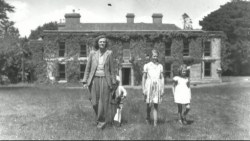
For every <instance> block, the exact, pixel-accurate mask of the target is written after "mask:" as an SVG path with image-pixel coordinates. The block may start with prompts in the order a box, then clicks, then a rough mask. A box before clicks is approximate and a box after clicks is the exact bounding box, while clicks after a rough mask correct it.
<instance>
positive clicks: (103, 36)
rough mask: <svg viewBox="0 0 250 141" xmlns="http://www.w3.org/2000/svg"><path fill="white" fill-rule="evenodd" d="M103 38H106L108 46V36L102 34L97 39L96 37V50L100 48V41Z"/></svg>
mask: <svg viewBox="0 0 250 141" xmlns="http://www.w3.org/2000/svg"><path fill="white" fill-rule="evenodd" d="M102 38H105V39H106V48H107V47H108V38H107V37H106V36H105V35H100V36H98V37H96V39H95V43H94V47H95V49H96V50H98V49H99V45H98V41H99V40H100V39H102Z"/></svg>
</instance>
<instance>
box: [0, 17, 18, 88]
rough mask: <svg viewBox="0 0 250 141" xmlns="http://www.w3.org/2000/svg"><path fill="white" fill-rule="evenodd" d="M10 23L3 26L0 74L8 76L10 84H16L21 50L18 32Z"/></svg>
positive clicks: (0, 45) (0, 48) (0, 46)
mask: <svg viewBox="0 0 250 141" xmlns="http://www.w3.org/2000/svg"><path fill="white" fill-rule="evenodd" d="M12 23H13V22H7V21H6V24H5V25H4V30H5V34H4V37H3V39H2V40H1V44H0V74H1V75H6V76H8V78H9V79H10V81H11V82H12V83H16V82H18V78H19V76H18V75H19V72H20V68H21V62H20V60H21V59H20V58H21V55H22V48H21V47H20V43H19V42H20V40H19V31H18V29H16V28H15V27H14V26H13V24H12Z"/></svg>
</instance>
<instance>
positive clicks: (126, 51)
mask: <svg viewBox="0 0 250 141" xmlns="http://www.w3.org/2000/svg"><path fill="white" fill-rule="evenodd" d="M122 54H123V60H130V57H131V52H130V50H129V49H123V51H122Z"/></svg>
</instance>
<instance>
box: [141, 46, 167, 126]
mask: <svg viewBox="0 0 250 141" xmlns="http://www.w3.org/2000/svg"><path fill="white" fill-rule="evenodd" d="M158 56H159V52H158V51H157V50H152V58H151V62H149V63H147V64H145V65H144V67H143V76H142V91H143V95H144V99H145V102H146V103H147V117H146V122H147V124H150V113H151V108H153V119H154V126H157V115H158V105H159V103H161V101H162V96H163V93H164V77H163V67H162V65H161V64H160V63H159V62H158Z"/></svg>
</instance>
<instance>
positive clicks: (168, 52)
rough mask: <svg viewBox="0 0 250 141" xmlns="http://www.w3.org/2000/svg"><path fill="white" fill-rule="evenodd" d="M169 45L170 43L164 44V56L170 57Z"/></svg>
mask: <svg viewBox="0 0 250 141" xmlns="http://www.w3.org/2000/svg"><path fill="white" fill-rule="evenodd" d="M171 45H172V41H168V42H165V56H170V55H171Z"/></svg>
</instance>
